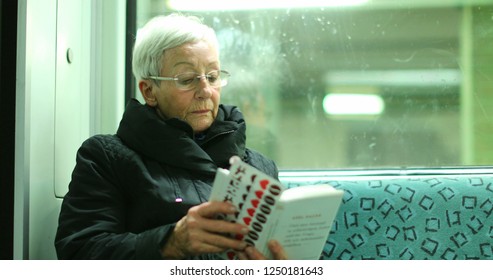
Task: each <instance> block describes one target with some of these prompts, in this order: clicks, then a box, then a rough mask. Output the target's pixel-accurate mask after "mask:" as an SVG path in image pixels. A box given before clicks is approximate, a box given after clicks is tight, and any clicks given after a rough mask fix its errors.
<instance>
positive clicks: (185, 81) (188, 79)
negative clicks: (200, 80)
mask: <svg viewBox="0 0 493 280" xmlns="http://www.w3.org/2000/svg"><path fill="white" fill-rule="evenodd" d="M194 80H195V77H185V78H180V79H178V83H180V84H182V85H189V84H192V83H193V81H194Z"/></svg>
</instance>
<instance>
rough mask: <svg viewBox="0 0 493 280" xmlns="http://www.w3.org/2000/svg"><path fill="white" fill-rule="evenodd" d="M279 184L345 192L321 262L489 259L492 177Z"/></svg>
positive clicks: (492, 249) (492, 246) (492, 248)
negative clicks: (316, 186)
mask: <svg viewBox="0 0 493 280" xmlns="http://www.w3.org/2000/svg"><path fill="white" fill-rule="evenodd" d="M281 180H282V182H283V184H285V185H286V186H287V187H288V188H292V187H299V186H301V185H306V184H314V183H315V184H316V183H320V184H323V183H328V184H330V185H332V186H334V187H335V188H338V189H342V190H344V191H345V195H344V198H343V203H342V204H341V207H340V209H339V212H338V214H337V216H336V219H335V221H334V224H333V227H332V230H331V234H330V236H329V238H328V240H327V242H326V244H325V248H324V251H323V254H322V255H321V259H331V260H337V259H342V260H347V259H355V260H361V259H377V260H413V259H415V260H425V259H433V260H442V259H443V260H464V259H493V175H488V176H484V175H478V176H474V175H471V176H459V175H457V176H453V175H450V176H407V177H404V176H394V177H381V178H377V179H375V178H371V179H364V178H358V177H354V178H350V179H349V178H343V179H335V180H326V181H317V182H314V181H306V182H299V181H295V182H293V181H286V179H283V178H282V177H281Z"/></svg>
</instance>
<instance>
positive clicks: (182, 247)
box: [161, 202, 248, 259]
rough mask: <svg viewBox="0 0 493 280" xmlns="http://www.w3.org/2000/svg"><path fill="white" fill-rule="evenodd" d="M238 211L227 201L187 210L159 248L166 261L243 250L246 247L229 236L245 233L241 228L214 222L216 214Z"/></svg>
mask: <svg viewBox="0 0 493 280" xmlns="http://www.w3.org/2000/svg"><path fill="white" fill-rule="evenodd" d="M235 211H237V210H236V209H235V208H234V207H233V206H232V205H231V204H229V203H226V202H206V203H203V204H200V205H197V206H194V207H192V208H190V209H189V210H188V213H187V215H186V216H185V217H183V218H182V219H181V220H179V221H178V223H177V224H176V226H175V229H174V231H173V232H172V234H171V236H170V237H169V239H168V241H167V242H166V244H165V245H164V247H163V249H162V251H161V252H162V255H163V257H164V258H166V259H183V258H186V257H189V256H195V255H199V254H204V253H219V252H222V251H224V250H226V249H233V250H237V251H243V250H245V248H246V246H247V244H246V243H245V242H243V241H239V240H236V239H234V238H231V237H228V235H233V236H234V235H237V234H242V235H244V234H246V233H248V228H247V227H246V226H244V225H240V224H236V223H230V222H226V221H222V220H217V219H214V217H215V215H217V214H234V213H235Z"/></svg>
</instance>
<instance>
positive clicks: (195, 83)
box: [147, 70, 231, 91]
mask: <svg viewBox="0 0 493 280" xmlns="http://www.w3.org/2000/svg"><path fill="white" fill-rule="evenodd" d="M213 72H218V73H219V76H221V75H222V74H224V75H226V76H225V79H224V82H225V84H222V83H223V82H222V81H223V79H221V84H220V85H219V86H213V85H211V83H210V82H209V77H211V76H210V74H211V73H213ZM188 73H193V74H197V73H195V72H184V73H181V74H177V75H176V76H174V77H162V76H148V77H147V79H151V80H156V81H175V86H176V88H177V89H179V90H183V91H188V90H192V89H194V88H196V87H197V85H198V81H200V80H201V79H202V78H206V80H207V84H208V85H209V86H211V87H213V88H221V87H224V86H226V85H227V84H228V80H227V79H228V78H229V77H231V74H230V73H229V72H228V71H226V70H213V71H210V72H209V73H207V74H203V75H197V76H195V77H194V82H193V85H194V86H193V87H191V88H190V89H180V88H179V86H178V85H177V84H176V83H177V81H178V80H179V79H178V78H177V76H179V75H183V74H188Z"/></svg>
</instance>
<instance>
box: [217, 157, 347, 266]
mask: <svg viewBox="0 0 493 280" xmlns="http://www.w3.org/2000/svg"><path fill="white" fill-rule="evenodd" d="M230 163H231V167H230V168H229V170H227V169H222V168H218V170H217V172H216V177H215V179H214V183H213V186H212V192H211V196H210V198H209V201H227V202H230V203H231V204H233V205H234V206H235V207H236V209H238V211H237V212H236V213H235V214H230V215H220V216H218V217H217V218H218V219H223V220H225V221H228V222H233V223H242V224H244V225H247V226H248V227H249V229H250V231H249V233H248V234H246V235H236V236H234V238H236V239H238V240H243V241H245V242H246V243H248V244H249V245H252V246H255V248H257V250H259V251H260V252H261V253H262V254H264V255H265V256H266V257H268V258H271V259H272V255H271V253H270V251H269V249H268V247H267V242H268V241H269V240H272V239H275V240H277V241H279V242H280V243H281V245H282V246H283V247H284V249H285V251H286V254H287V256H288V258H289V259H297V260H317V259H319V258H320V255H321V253H322V250H323V248H324V244H325V242H326V240H327V238H328V236H329V234H330V230H331V228H332V223H333V221H334V219H335V216H336V214H337V211H338V210H339V206H340V204H341V202H342V197H343V194H344V191H342V190H338V189H335V188H334V187H332V186H330V185H328V184H319V185H307V186H299V187H296V188H286V187H285V186H283V184H282V183H281V182H280V181H279V180H276V179H275V178H273V177H271V176H269V175H267V174H265V173H263V172H262V171H260V170H258V169H256V168H254V167H253V166H251V165H249V164H247V163H245V162H243V161H242V160H241V159H240V158H239V157H236V156H235V157H232V158H231V160H230ZM220 257H221V258H223V259H236V258H237V256H236V252H234V251H233V250H229V251H226V252H224V253H223V254H221V256H220Z"/></svg>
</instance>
